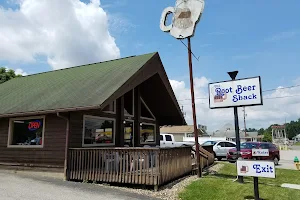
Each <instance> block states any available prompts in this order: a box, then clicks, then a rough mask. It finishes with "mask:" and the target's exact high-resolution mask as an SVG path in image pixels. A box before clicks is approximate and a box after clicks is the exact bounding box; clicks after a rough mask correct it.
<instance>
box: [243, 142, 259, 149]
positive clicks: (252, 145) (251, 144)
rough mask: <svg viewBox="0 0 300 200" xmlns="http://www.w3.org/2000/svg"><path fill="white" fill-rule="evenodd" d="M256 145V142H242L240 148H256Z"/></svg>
mask: <svg viewBox="0 0 300 200" xmlns="http://www.w3.org/2000/svg"><path fill="white" fill-rule="evenodd" d="M257 147H258V144H256V143H248V142H245V143H242V144H241V149H256V148H257Z"/></svg>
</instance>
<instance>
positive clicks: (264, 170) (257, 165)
mask: <svg viewBox="0 0 300 200" xmlns="http://www.w3.org/2000/svg"><path fill="white" fill-rule="evenodd" d="M237 173H238V175H239V176H252V177H265V178H275V165H274V162H272V161H261V160H237Z"/></svg>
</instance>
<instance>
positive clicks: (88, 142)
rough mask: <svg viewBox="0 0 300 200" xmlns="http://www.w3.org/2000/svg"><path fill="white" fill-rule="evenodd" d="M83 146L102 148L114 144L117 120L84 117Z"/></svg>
mask: <svg viewBox="0 0 300 200" xmlns="http://www.w3.org/2000/svg"><path fill="white" fill-rule="evenodd" d="M83 123H84V127H83V145H85V146H101V145H111V144H114V143H115V141H114V137H115V120H114V119H109V118H101V117H94V116H84V122H83Z"/></svg>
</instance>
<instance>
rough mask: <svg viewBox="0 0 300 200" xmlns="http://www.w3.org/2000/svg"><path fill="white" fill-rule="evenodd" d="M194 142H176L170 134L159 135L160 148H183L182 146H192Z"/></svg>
mask: <svg viewBox="0 0 300 200" xmlns="http://www.w3.org/2000/svg"><path fill="white" fill-rule="evenodd" d="M194 144H195V142H176V141H175V138H174V135H172V134H163V133H162V134H160V147H161V148H165V147H183V146H191V147H192V146H193V145H194Z"/></svg>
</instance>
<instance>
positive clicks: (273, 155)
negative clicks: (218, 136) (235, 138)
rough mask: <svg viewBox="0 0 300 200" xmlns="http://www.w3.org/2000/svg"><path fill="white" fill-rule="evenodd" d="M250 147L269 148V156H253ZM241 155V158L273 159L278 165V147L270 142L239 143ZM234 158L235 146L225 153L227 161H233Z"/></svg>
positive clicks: (235, 155)
mask: <svg viewBox="0 0 300 200" xmlns="http://www.w3.org/2000/svg"><path fill="white" fill-rule="evenodd" d="M252 149H269V156H262V157H256V156H253V155H252ZM241 156H242V158H243V159H252V160H254V159H255V160H256V159H257V160H273V161H274V164H275V165H278V163H279V160H280V152H279V149H278V148H277V147H276V145H274V144H272V143H270V142H244V143H242V144H241ZM236 159H237V153H236V148H233V149H230V150H229V152H228V153H227V160H228V161H229V162H235V161H236Z"/></svg>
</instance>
